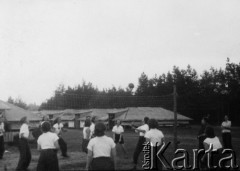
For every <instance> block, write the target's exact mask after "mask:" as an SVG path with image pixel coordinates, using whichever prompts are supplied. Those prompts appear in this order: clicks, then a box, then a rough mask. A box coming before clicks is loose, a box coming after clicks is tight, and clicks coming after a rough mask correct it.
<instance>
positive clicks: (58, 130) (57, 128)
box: [53, 117, 68, 157]
mask: <svg viewBox="0 0 240 171" xmlns="http://www.w3.org/2000/svg"><path fill="white" fill-rule="evenodd" d="M61 121H62V120H61V118H60V117H57V118H56V119H55V124H54V125H53V129H54V132H55V133H56V134H57V135H58V137H59V139H58V143H59V146H60V149H61V152H62V156H63V157H68V155H67V144H66V142H65V141H64V140H63V138H62V132H65V131H66V130H65V129H64V128H63V124H62V122H61Z"/></svg>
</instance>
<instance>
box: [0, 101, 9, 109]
mask: <svg viewBox="0 0 240 171" xmlns="http://www.w3.org/2000/svg"><path fill="white" fill-rule="evenodd" d="M7 109H10V107H9V106H8V105H7V104H6V103H5V102H3V101H1V100H0V110H7Z"/></svg>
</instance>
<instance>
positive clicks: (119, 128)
mask: <svg viewBox="0 0 240 171" xmlns="http://www.w3.org/2000/svg"><path fill="white" fill-rule="evenodd" d="M112 132H113V133H115V134H121V133H123V132H124V129H123V127H122V125H119V126H117V125H115V126H114V127H113V129H112Z"/></svg>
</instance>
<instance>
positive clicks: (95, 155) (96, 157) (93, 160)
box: [86, 123, 116, 170]
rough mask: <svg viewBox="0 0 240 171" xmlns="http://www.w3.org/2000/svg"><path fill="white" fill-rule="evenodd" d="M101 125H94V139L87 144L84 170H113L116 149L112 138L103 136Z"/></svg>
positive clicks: (103, 130) (103, 126)
mask: <svg viewBox="0 0 240 171" xmlns="http://www.w3.org/2000/svg"><path fill="white" fill-rule="evenodd" d="M105 130H106V127H105V125H104V124H103V123H97V124H96V125H95V137H94V138H92V139H91V140H90V142H89V144H88V147H87V148H88V156H87V164H86V170H89V169H90V170H115V167H116V149H115V146H116V145H115V143H114V141H113V139H112V138H110V137H107V136H105Z"/></svg>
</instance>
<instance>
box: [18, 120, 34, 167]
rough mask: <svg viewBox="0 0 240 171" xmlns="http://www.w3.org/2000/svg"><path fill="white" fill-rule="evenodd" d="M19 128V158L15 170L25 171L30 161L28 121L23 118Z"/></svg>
mask: <svg viewBox="0 0 240 171" xmlns="http://www.w3.org/2000/svg"><path fill="white" fill-rule="evenodd" d="M20 122H21V124H22V125H21V128H20V132H19V151H20V158H19V161H18V165H17V168H16V170H19V171H20V170H27V168H28V166H29V164H30V162H31V159H32V155H31V151H30V147H29V144H28V137H29V127H28V119H27V117H23V118H21V120H20Z"/></svg>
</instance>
